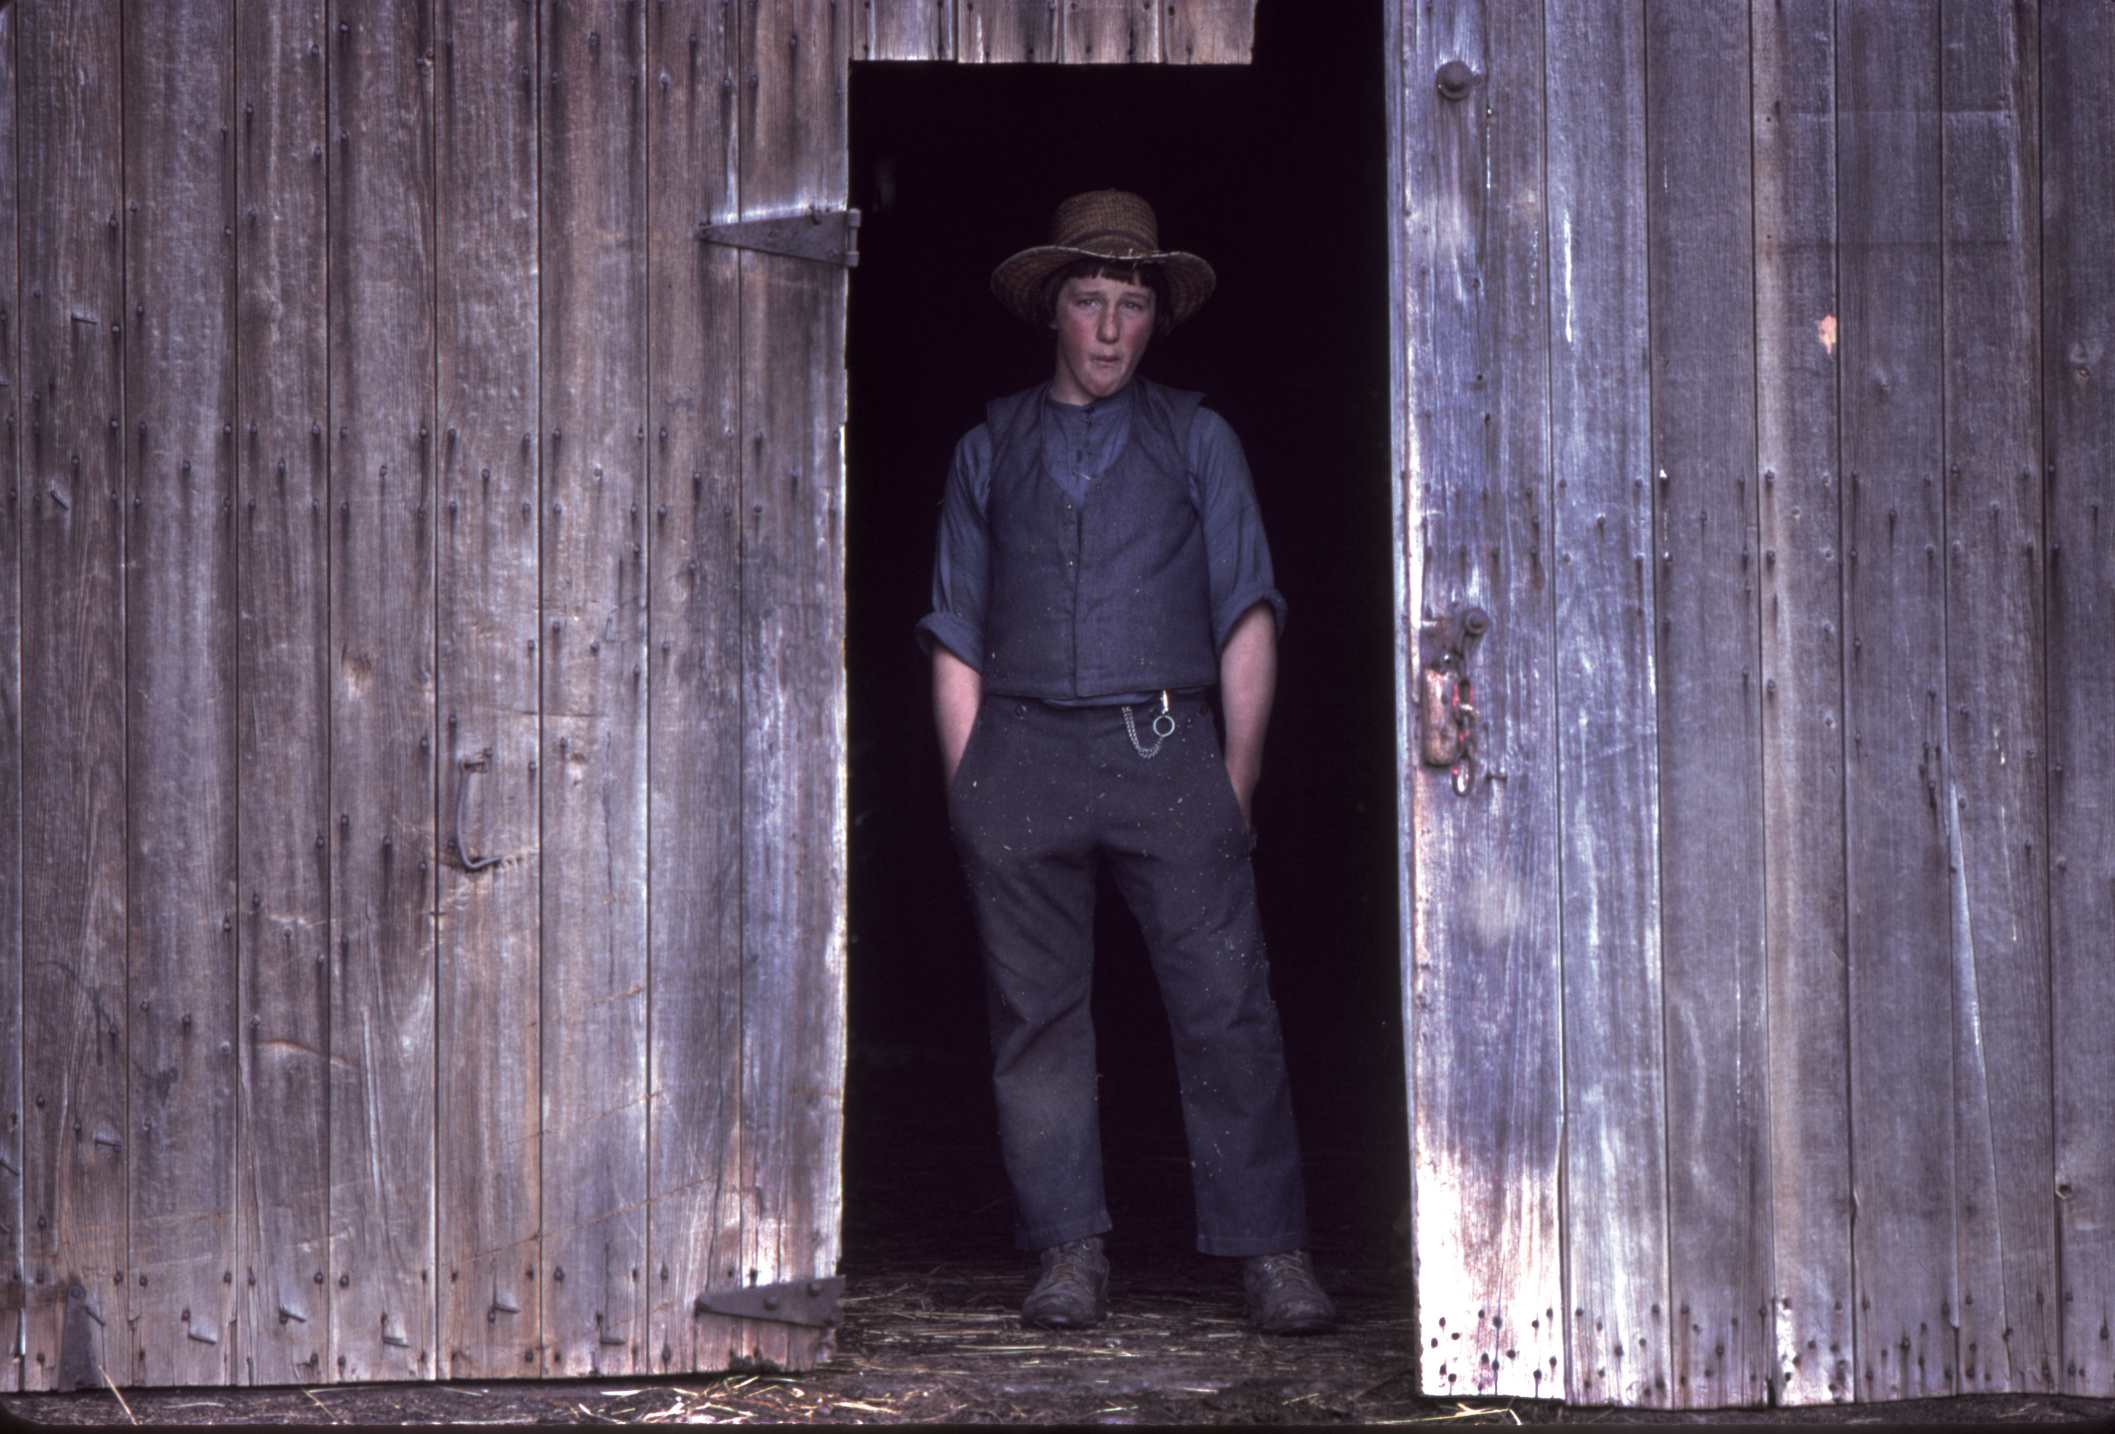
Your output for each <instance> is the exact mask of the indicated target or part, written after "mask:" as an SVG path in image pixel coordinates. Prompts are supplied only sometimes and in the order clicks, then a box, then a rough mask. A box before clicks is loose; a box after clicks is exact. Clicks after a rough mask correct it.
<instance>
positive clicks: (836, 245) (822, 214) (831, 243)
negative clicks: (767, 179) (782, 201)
mask: <svg viewBox="0 0 2115 1434" xmlns="http://www.w3.org/2000/svg"><path fill="white" fill-rule="evenodd" d="M698 242H699V243H701V244H719V245H723V246H725V247H727V248H729V249H754V250H757V251H758V252H760V253H764V254H783V255H785V256H786V257H788V258H792V259H808V260H811V261H813V262H815V263H817V264H835V265H837V266H839V267H840V268H845V269H855V268H857V267H858V266H859V211H858V210H857V209H810V210H809V211H808V212H807V213H806V214H789V215H785V216H783V217H781V218H777V219H740V220H736V221H735V222H734V223H732V224H700V225H699V226H698Z"/></svg>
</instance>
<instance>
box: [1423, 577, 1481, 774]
mask: <svg viewBox="0 0 2115 1434" xmlns="http://www.w3.org/2000/svg"><path fill="white" fill-rule="evenodd" d="M1490 625H1491V619H1490V616H1489V614H1487V613H1485V612H1484V610H1483V609H1482V608H1480V607H1472V608H1470V609H1468V611H1466V612H1464V613H1463V614H1462V615H1461V617H1460V620H1459V621H1458V622H1457V621H1446V622H1441V623H1439V624H1436V625H1435V628H1434V630H1433V631H1432V632H1431V633H1430V636H1431V637H1433V638H1434V639H1435V640H1434V641H1433V643H1432V644H1431V645H1432V646H1433V647H1435V648H1437V649H1438V653H1437V655H1436V656H1434V657H1432V658H1431V659H1429V660H1428V661H1427V662H1426V663H1425V664H1424V666H1423V667H1421V668H1419V669H1418V674H1417V679H1418V689H1417V746H1418V756H1419V757H1420V758H1421V759H1422V760H1423V762H1424V764H1425V765H1426V766H1428V767H1444V768H1446V769H1447V770H1448V772H1449V773H1450V774H1451V775H1452V777H1453V779H1454V790H1455V792H1456V793H1458V794H1460V795H1463V796H1466V795H1467V794H1468V791H1469V786H1470V784H1471V782H1472V781H1473V780H1474V777H1475V772H1476V738H1477V725H1476V705H1475V701H1474V698H1475V691H1474V689H1473V687H1472V686H1471V685H1470V682H1469V673H1468V665H1469V653H1470V652H1471V651H1472V650H1473V649H1474V647H1475V645H1476V642H1477V641H1478V639H1480V638H1481V637H1482V636H1483V635H1484V632H1485V631H1486V630H1487V629H1488V628H1489V627H1490Z"/></svg>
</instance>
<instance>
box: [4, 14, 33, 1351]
mask: <svg viewBox="0 0 2115 1434" xmlns="http://www.w3.org/2000/svg"><path fill="white" fill-rule="evenodd" d="M15 80H16V69H15V12H14V10H13V9H12V8H9V9H7V10H5V11H0V426H4V430H5V431H4V432H0V495H4V496H0V503H4V506H0V1393H9V1392H13V1391H15V1390H18V1389H20V1388H22V1348H23V1338H24V1335H25V1334H26V1330H25V1328H24V1326H23V1318H24V1315H25V1313H26V1310H25V1300H26V1298H27V1295H28V1285H27V1284H26V1283H25V1280H24V1270H23V1265H22V1244H23V1241H22V1076H23V1069H22V521H21V520H22V500H21V453H20V451H19V448H20V436H21V425H20V405H19V404H18V403H17V401H16V394H17V393H18V391H19V388H20V376H21V369H20V367H19V365H18V363H17V358H18V355H17V352H16V348H15V344H16V342H17V340H18V338H19V336H20V332H21V331H20V329H19V328H18V327H17V325H16V323H15V305H16V303H17V302H18V299H19V295H20V292H21V291H20V289H19V288H18V286H17V280H18V279H19V278H20V277H21V263H20V255H19V254H18V253H17V250H16V237H15V236H16V230H15V224H16V219H17V214H18V211H17V210H16V207H15Z"/></svg>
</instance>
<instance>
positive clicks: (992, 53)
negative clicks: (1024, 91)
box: [760, 0, 1063, 65]
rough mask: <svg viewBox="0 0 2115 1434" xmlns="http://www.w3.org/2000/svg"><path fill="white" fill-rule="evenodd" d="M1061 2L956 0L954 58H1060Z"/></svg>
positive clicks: (1002, 60)
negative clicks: (1059, 22)
mask: <svg viewBox="0 0 2115 1434" xmlns="http://www.w3.org/2000/svg"><path fill="white" fill-rule="evenodd" d="M1062 3H1063V0H956V7H957V8H956V11H955V15H956V20H955V25H956V31H955V58H956V59H958V60H960V61H962V62H963V63H964V64H974V65H984V64H993V65H1005V64H1020V63H1024V62H1026V63H1034V62H1037V61H1043V62H1049V61H1053V60H1057V59H1059V58H1060V52H1059V49H1058V14H1059V10H1058V7H1059V6H1060V5H1061V4H1062ZM760 18H761V17H760ZM774 18H775V17H774Z"/></svg>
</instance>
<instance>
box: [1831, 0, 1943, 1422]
mask: <svg viewBox="0 0 2115 1434" xmlns="http://www.w3.org/2000/svg"><path fill="white" fill-rule="evenodd" d="M1937 42H1938V36H1937V31H1936V28H1935V27H1934V25H1933V23H1932V16H1931V11H1930V8H1929V7H1928V6H1926V5H1923V4H1921V3H1908V2H1907V0H1904V3H1885V4H1883V3H1863V4H1854V5H1840V6H1839V7H1838V10H1837V17H1836V43H1837V47H1838V50H1837V67H1836V76H1837V148H1836V153H1837V243H1838V250H1837V278H1838V283H1839V284H1840V285H1841V289H1842V309H1841V311H1840V313H1841V327H1840V330H1839V332H1840V335H1841V338H1840V342H1839V347H1838V358H1839V362H1840V363H1841V365H1842V382H1841V384H1840V388H1839V393H1840V398H1839V401H1840V403H1841V405H1842V415H1841V417H1842V442H1843V449H1842V455H1843V456H1842V464H1843V472H1844V477H1845V481H1846V482H1847V483H1848V484H1849V488H1848V491H1847V493H1846V503H1845V515H1846V516H1845V519H1844V530H1845V531H1844V543H1845V554H1846V558H1847V563H1848V566H1847V574H1846V578H1845V585H1844V628H1845V632H1846V633H1847V634H1848V636H1849V638H1850V653H1849V660H1848V662H1847V663H1846V665H1845V679H1844V708H1845V713H1846V718H1845V720H1846V723H1847V728H1846V731H1847V736H1848V748H1847V750H1846V752H1845V756H1844V789H1845V794H1844V838H1845V848H1846V851H1847V853H1848V855H1847V858H1846V869H1847V878H1846V880H1847V883H1848V891H1849V932H1850V938H1849V943H1848V947H1847V949H1848V952H1849V957H1850V977H1849V980H1850V988H1849V990H1850V994H1849V1030H1850V1052H1851V1130H1852V1132H1853V1139H1852V1142H1851V1192H1852V1197H1853V1199H1854V1201H1855V1202H1856V1203H1855V1208H1856V1210H1857V1220H1856V1222H1855V1224H1854V1225H1853V1227H1852V1247H1851V1248H1852V1259H1853V1274H1854V1278H1855V1281H1856V1286H1857V1291H1858V1307H1857V1311H1856V1318H1855V1321H1854V1326H1853V1327H1854V1329H1855V1331H1856V1336H1857V1350H1856V1356H1855V1372H1856V1379H1857V1397H1858V1398H1860V1399H1871V1400H1877V1399H1903V1398H1913V1397H1917V1396H1922V1395H1934V1394H1947V1393H1951V1392H1953V1390H1954V1389H1955V1387H1956V1385H1955V1368H1956V1340H1955V1334H1954V1317H1955V1311H1954V1309H1953V1305H1952V1301H1951V1293H1952V1290H1953V1283H1954V1121H1953V1064H1954V1057H1953V1049H1952V1045H1951V1043H1950V1042H1948V1041H1946V1040H1942V1039H1940V1038H1939V1036H1938V1033H1939V1032H1942V1031H1950V1030H1951V1029H1952V1028H1953V1014H1954V1013H1953V971H1952V939H1953V937H1952V926H1953V923H1952V920H1951V919H1950V916H1949V913H1950V912H1951V911H1952V909H1953V893H1952V889H1951V883H1950V882H1949V880H1948V877H1947V862H1948V841H1947V821H1946V812H1945V807H1946V805H1947V803H1948V798H1947V795H1946V766H1945V752H1944V741H1945V727H1944V720H1945V719H1944V714H1943V713H1942V711H1941V705H1940V704H1941V696H1940V694H1941V693H1942V692H1943V691H1944V690H1945V615H1946V607H1945V604H1946V588H1945V560H1944V558H1943V557H1942V556H1941V553H1940V543H1941V541H1942V540H1943V536H1944V534H1943V527H1942V524H1943V521H1944V503H1943V493H1942V490H1941V488H1940V485H1939V479H1940V474H1941V471H1942V470H1941V466H1940V463H1941V447H1940V444H1941V433H1940V401H1941V400H1940V392H1939V360H1940V353H1939V313H1940V307H1939V112H1938V111H1939V92H1938V76H1939V56H1938V49H1937ZM1795 1313H1796V1311H1795Z"/></svg>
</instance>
